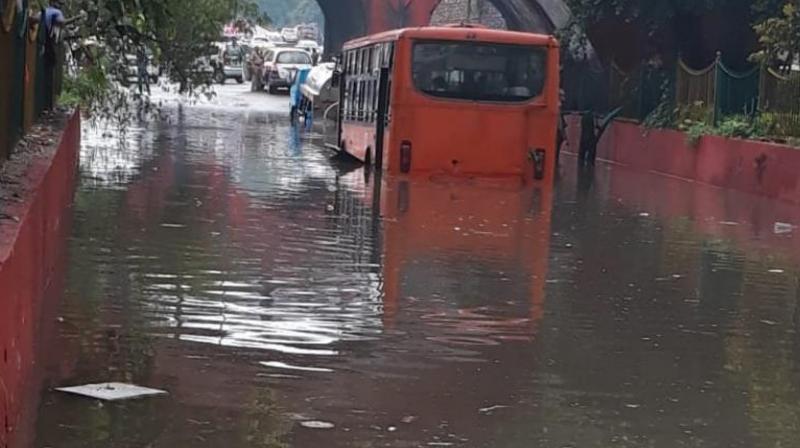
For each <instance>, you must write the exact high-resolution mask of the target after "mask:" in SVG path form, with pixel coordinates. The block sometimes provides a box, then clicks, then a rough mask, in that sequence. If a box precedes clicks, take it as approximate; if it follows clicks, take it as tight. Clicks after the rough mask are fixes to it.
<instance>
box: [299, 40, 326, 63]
mask: <svg viewBox="0 0 800 448" xmlns="http://www.w3.org/2000/svg"><path fill="white" fill-rule="evenodd" d="M295 46H296V47H297V48H300V49H303V50H305V51H307V52H308V54H310V55H311V59H312V60H313V62H314V65H316V63H317V60H319V55H320V54H322V48H321V47H320V46H319V44H318V43H317V42H316V41H313V40H301V41H300V42H298V43H297V45H295Z"/></svg>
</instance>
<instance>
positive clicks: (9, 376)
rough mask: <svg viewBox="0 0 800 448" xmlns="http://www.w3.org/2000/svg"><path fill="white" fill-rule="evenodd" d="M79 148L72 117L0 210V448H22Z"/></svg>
mask: <svg viewBox="0 0 800 448" xmlns="http://www.w3.org/2000/svg"><path fill="white" fill-rule="evenodd" d="M79 148H80V115H79V114H78V113H75V114H74V115H73V116H72V117H71V118H70V119H69V120H68V121H67V123H66V127H65V128H64V130H63V133H62V134H61V140H60V142H59V143H58V147H57V149H56V150H55V151H46V152H45V153H44V155H37V156H33V159H32V160H30V161H27V162H26V164H27V165H26V171H25V176H24V178H23V179H22V181H21V183H22V184H23V185H22V187H23V190H22V191H24V193H23V194H22V197H20V198H19V201H18V202H4V203H3V207H2V209H0V212H2V213H3V214H5V215H9V216H11V217H13V218H7V219H0V447H5V446H23V445H24V446H27V445H25V443H23V442H20V439H21V438H22V439H24V438H25V435H24V434H22V435H21V434H20V432H21V429H20V428H21V425H22V424H23V422H24V421H25V420H26V419H24V418H22V415H23V413H24V412H26V411H27V410H28V409H26V406H27V407H28V408H30V406H31V403H30V401H31V400H30V396H31V395H30V394H29V393H28V391H29V390H30V389H31V387H32V384H31V383H32V382H33V381H34V380H33V379H32V376H33V372H34V369H33V367H34V365H35V364H36V362H37V361H36V357H35V353H36V351H37V342H38V340H37V335H38V334H39V332H40V331H41V328H40V323H42V321H44V320H46V321H47V322H45V323H50V321H53V320H54V319H46V318H43V317H42V316H43V314H42V313H44V312H45V309H47V308H53V307H48V306H43V305H48V304H47V303H46V294H45V292H46V291H47V288H48V286H49V285H51V284H52V283H53V282H54V281H55V282H57V281H58V277H59V276H60V275H62V274H63V257H64V255H65V250H64V248H65V240H66V233H67V232H68V229H69V217H70V216H71V215H70V213H69V208H68V206H69V205H70V204H71V202H72V198H73V187H74V183H75V175H76V172H77V158H78V151H79ZM28 162H29V163H28ZM12 163H13V162H12ZM28 437H30V433H28ZM14 441H16V443H14V444H12V442H14Z"/></svg>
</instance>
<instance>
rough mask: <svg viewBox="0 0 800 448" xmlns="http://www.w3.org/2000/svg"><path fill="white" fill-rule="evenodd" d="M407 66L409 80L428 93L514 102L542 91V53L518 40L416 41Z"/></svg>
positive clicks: (544, 54) (455, 97) (448, 96)
mask: <svg viewBox="0 0 800 448" xmlns="http://www.w3.org/2000/svg"><path fill="white" fill-rule="evenodd" d="M412 67H413V79H414V84H415V86H416V87H417V89H419V90H420V91H422V92H424V93H426V94H428V95H432V96H436V97H442V98H454V99H464V100H473V101H498V102H520V101H527V100H530V99H532V98H535V97H537V96H539V95H541V94H542V91H543V90H544V84H545V73H546V69H547V53H546V49H545V48H540V47H530V46H522V45H506V44H491V43H479V42H448V41H435V42H425V41H418V42H416V43H415V44H414V54H413V63H412Z"/></svg>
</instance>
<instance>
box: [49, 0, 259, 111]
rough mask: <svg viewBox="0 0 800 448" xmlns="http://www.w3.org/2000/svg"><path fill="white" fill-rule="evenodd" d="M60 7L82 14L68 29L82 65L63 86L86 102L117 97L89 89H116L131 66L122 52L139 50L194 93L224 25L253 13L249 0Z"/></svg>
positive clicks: (83, 0)
mask: <svg viewBox="0 0 800 448" xmlns="http://www.w3.org/2000/svg"><path fill="white" fill-rule="evenodd" d="M61 6H62V8H63V9H64V11H65V14H66V15H67V17H76V16H79V15H83V19H82V20H79V21H77V22H75V24H74V25H73V26H71V29H70V30H69V32H68V34H69V35H68V38H67V39H68V43H69V46H70V48H71V50H72V52H73V55H75V56H76V59H77V60H79V61H80V62H81V63H82V64H83V66H82V67H81V71H79V72H78V73H77V74H74V76H75V77H76V78H80V79H75V80H73V81H75V82H72V83H68V85H73V86H80V87H81V89H77V90H76V91H74V92H71V93H73V94H76V95H78V96H79V99H83V100H85V101H86V102H90V103H91V102H94V101H98V100H101V99H108V98H110V97H114V98H120V97H121V96H120V95H106V94H102V93H100V92H96V91H95V92H92V91H90V89H89V87H91V85H94V86H96V88H97V89H98V90H100V89H113V88H115V86H116V84H115V83H113V82H111V81H112V80H115V79H121V78H122V77H124V76H125V72H126V70H129V69H130V67H128V66H129V65H130V61H129V60H127V59H126V56H128V55H137V54H140V52H146V53H148V54H151V55H153V56H154V58H155V60H156V61H157V63H158V64H159V65H160V67H161V68H162V69H163V71H164V73H165V74H167V75H168V76H169V77H170V78H171V80H172V81H175V82H177V83H179V86H180V90H181V91H183V92H193V91H195V90H196V89H197V88H198V87H199V86H202V85H206V84H207V83H208V82H209V81H210V80H209V79H207V78H208V74H207V73H206V72H204V71H203V70H201V69H200V67H199V66H198V60H199V59H200V58H201V57H203V56H207V55H209V54H210V53H211V51H212V49H213V45H212V44H213V43H214V42H215V41H218V40H220V36H221V35H222V31H223V28H224V26H225V25H226V24H227V23H229V22H230V21H232V20H234V19H236V18H237V17H242V16H245V17H248V16H251V17H255V16H256V15H257V7H256V5H255V3H253V2H252V1H250V0H64V1H63V2H62V5H61ZM87 64H88V66H90V67H88V66H87ZM100 78H102V79H100ZM87 79H90V80H92V83H88V84H87V82H86V80H87ZM90 106H95V104H90ZM104 106H106V105H104Z"/></svg>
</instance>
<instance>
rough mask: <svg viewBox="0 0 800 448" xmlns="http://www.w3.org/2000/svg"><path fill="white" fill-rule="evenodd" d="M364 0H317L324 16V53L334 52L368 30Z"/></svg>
mask: <svg viewBox="0 0 800 448" xmlns="http://www.w3.org/2000/svg"><path fill="white" fill-rule="evenodd" d="M365 1H366V0H317V3H318V4H319V7H320V9H322V14H323V15H324V16H325V54H328V55H330V54H334V53H336V52H338V51H339V49H341V47H342V44H344V43H345V42H347V41H348V40H350V39H352V38H355V37H358V36H363V35H365V34H367V30H369V23H368V21H367V14H366V8H365Z"/></svg>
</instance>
